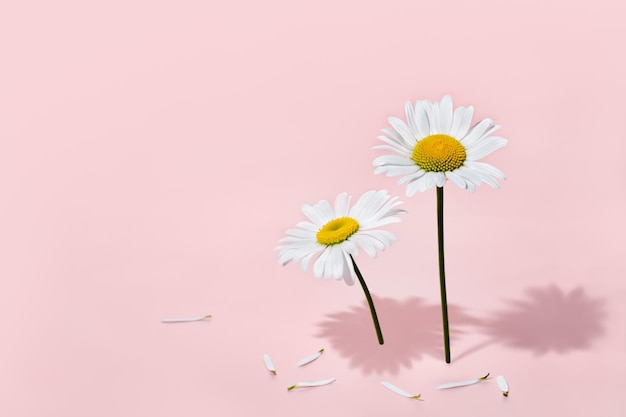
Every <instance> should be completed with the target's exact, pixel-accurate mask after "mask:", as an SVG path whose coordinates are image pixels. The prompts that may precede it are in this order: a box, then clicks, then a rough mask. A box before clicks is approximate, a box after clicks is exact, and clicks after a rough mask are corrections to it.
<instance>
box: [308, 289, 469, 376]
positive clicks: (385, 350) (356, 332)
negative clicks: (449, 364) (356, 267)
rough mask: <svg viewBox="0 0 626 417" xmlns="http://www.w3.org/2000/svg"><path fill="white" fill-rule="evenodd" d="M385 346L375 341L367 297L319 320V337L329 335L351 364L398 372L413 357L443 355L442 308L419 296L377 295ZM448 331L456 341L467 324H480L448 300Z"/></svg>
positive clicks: (408, 365) (371, 370)
mask: <svg viewBox="0 0 626 417" xmlns="http://www.w3.org/2000/svg"><path fill="white" fill-rule="evenodd" d="M374 304H375V306H376V311H377V313H378V318H379V321H380V324H381V328H382V332H383V336H384V339H385V344H384V345H382V346H381V345H379V344H378V342H377V340H376V334H375V331H374V326H373V324H372V318H371V315H370V311H369V308H368V306H367V303H366V302H363V304H362V305H361V306H351V307H349V309H348V310H347V311H340V312H337V313H332V314H328V315H327V316H326V317H327V320H325V321H323V322H321V323H319V324H318V325H319V327H320V331H319V333H318V334H316V336H317V337H322V338H325V339H328V341H329V343H330V345H331V346H332V347H333V349H335V350H336V351H338V352H339V354H340V355H341V356H342V357H345V358H349V360H350V362H349V366H350V367H352V368H358V369H360V370H361V371H362V372H363V373H365V374H366V375H368V374H371V373H382V372H388V373H391V374H396V373H398V372H399V370H400V369H401V368H407V369H411V368H412V362H413V361H414V360H420V359H422V358H423V357H424V356H425V355H429V356H432V357H436V358H441V359H443V357H444V352H443V330H442V323H441V307H440V305H439V304H429V303H428V302H426V301H425V300H423V299H421V298H417V297H412V298H409V299H407V300H405V301H398V300H394V299H391V298H378V297H374ZM448 316H449V318H450V334H451V339H452V340H454V339H455V338H457V337H458V336H459V335H461V334H463V330H462V329H461V328H462V327H463V326H466V325H477V324H478V320H477V319H475V318H473V317H471V316H469V315H468V314H467V313H465V312H464V311H463V309H462V308H461V307H458V306H454V305H450V304H448Z"/></svg>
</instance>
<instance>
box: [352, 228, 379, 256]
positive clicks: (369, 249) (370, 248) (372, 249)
mask: <svg viewBox="0 0 626 417" xmlns="http://www.w3.org/2000/svg"><path fill="white" fill-rule="evenodd" d="M350 240H352V241H353V242H355V243H356V244H358V245H359V246H360V247H361V248H363V250H364V251H365V253H367V254H368V255H369V256H371V257H372V258H375V257H376V246H374V244H373V243H372V241H371V240H370V239H368V238H367V236H363V234H359V233H357V234H355V235H354V236H352V237H351V238H350Z"/></svg>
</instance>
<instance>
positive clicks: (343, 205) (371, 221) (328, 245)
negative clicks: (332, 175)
mask: <svg viewBox="0 0 626 417" xmlns="http://www.w3.org/2000/svg"><path fill="white" fill-rule="evenodd" d="M350 200H351V197H350V196H349V195H348V194H347V193H342V194H339V195H338V196H337V198H336V199H335V205H334V207H333V206H331V205H330V203H329V202H328V201H326V200H321V201H319V202H318V203H317V204H315V205H313V206H310V205H308V204H304V205H302V212H303V213H304V215H305V216H306V217H307V218H308V219H309V221H305V222H300V223H298V225H297V226H298V227H297V228H295V229H289V230H287V237H285V238H283V239H281V240H280V243H282V245H280V246H278V247H277V248H276V249H278V250H279V251H280V256H279V263H281V264H282V265H287V264H288V263H289V262H292V261H293V262H298V261H300V267H301V268H302V270H303V271H306V270H307V268H308V266H309V264H310V263H311V261H314V265H313V273H314V274H315V277H316V278H320V277H324V278H334V279H336V280H340V279H343V280H344V281H345V283H346V284H348V285H353V284H354V279H355V278H356V272H355V269H354V267H353V264H352V261H351V259H350V257H351V255H357V254H358V251H359V247H360V248H361V249H363V250H364V251H365V253H367V254H368V255H370V256H371V257H373V258H375V257H376V253H377V252H376V251H377V249H378V250H384V249H385V248H386V247H388V246H390V245H391V242H392V241H393V240H397V237H396V236H395V235H394V234H393V233H391V232H388V231H386V230H378V228H379V227H381V226H385V225H387V224H390V223H397V222H399V221H400V219H399V218H398V217H395V215H396V214H398V213H402V212H404V210H399V209H396V207H397V206H398V205H399V204H402V203H401V202H400V201H398V197H391V196H389V195H388V194H387V191H385V190H381V191H368V192H366V193H365V194H363V195H362V196H361V198H359V200H358V201H357V202H356V204H355V205H354V206H352V207H350Z"/></svg>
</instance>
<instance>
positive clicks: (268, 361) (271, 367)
mask: <svg viewBox="0 0 626 417" xmlns="http://www.w3.org/2000/svg"><path fill="white" fill-rule="evenodd" d="M263 361H264V362H265V367H266V368H267V370H268V371H270V372H271V373H273V374H274V375H276V367H275V366H274V362H272V359H271V358H270V355H268V354H267V353H266V354H264V355H263Z"/></svg>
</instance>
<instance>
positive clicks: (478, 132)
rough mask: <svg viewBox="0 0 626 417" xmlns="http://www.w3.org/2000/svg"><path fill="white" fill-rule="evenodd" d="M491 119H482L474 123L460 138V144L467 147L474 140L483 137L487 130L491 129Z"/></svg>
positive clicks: (490, 130)
mask: <svg viewBox="0 0 626 417" xmlns="http://www.w3.org/2000/svg"><path fill="white" fill-rule="evenodd" d="M492 123H493V120H491V119H483V120H481V121H480V122H478V123H476V124H475V125H474V126H472V128H471V129H470V130H469V132H467V135H465V137H463V139H461V144H463V146H465V148H467V147H468V146H471V145H472V144H474V142H476V141H477V140H478V139H480V138H482V137H484V136H485V135H486V134H488V133H489V132H492V131H493V126H492Z"/></svg>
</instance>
